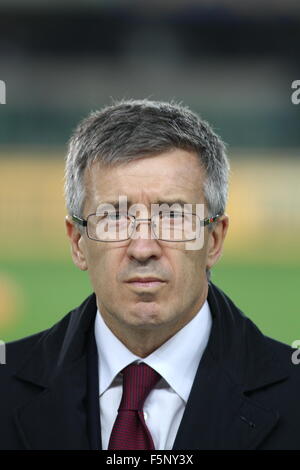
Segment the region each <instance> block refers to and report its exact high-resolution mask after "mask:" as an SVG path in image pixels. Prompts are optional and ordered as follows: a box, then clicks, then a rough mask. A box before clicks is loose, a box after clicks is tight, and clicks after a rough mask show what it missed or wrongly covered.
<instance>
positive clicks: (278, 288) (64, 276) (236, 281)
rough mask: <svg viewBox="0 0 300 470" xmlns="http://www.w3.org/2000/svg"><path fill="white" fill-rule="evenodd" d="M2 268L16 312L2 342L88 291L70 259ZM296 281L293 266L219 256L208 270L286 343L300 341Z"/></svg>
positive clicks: (50, 319) (47, 320) (53, 318)
mask: <svg viewBox="0 0 300 470" xmlns="http://www.w3.org/2000/svg"><path fill="white" fill-rule="evenodd" d="M1 272H2V275H3V273H5V275H6V276H7V278H8V279H10V280H11V281H13V283H14V285H15V287H16V292H17V295H16V300H15V307H14V308H13V309H11V311H12V312H13V310H15V312H14V313H11V315H12V317H11V318H9V319H8V320H9V321H8V322H7V323H6V325H5V327H4V328H2V329H1V330H0V339H2V340H4V341H6V342H7V341H11V340H14V339H18V338H21V337H24V336H28V335H30V334H33V333H35V332H38V331H41V330H43V329H46V328H48V327H50V326H52V325H53V324H54V323H56V322H57V321H59V320H60V319H61V318H62V317H63V316H65V315H66V314H67V313H68V312H69V311H70V310H71V309H73V308H74V307H76V306H77V305H79V304H80V303H81V302H82V301H83V300H84V299H85V298H86V297H87V296H88V295H89V294H90V293H91V292H92V289H91V286H90V283H89V279H88V276H87V273H86V272H82V271H80V270H79V269H77V268H76V267H75V266H74V265H73V263H72V261H71V259H70V261H68V260H64V261H42V260H39V261H22V262H21V261H12V262H11V261H4V262H2V263H1ZM299 280H300V266H299V265H295V264H293V265H292V264H278V265H276V264H274V263H273V264H272V265H271V264H263V263H262V264H258V263H256V264H251V263H249V262H248V263H237V262H235V263H233V262H228V261H225V260H221V261H220V262H219V263H218V265H217V266H216V267H215V268H214V269H213V271H212V281H213V282H214V283H215V284H216V285H218V286H219V287H220V288H221V289H223V290H224V292H225V293H227V294H228V295H229V296H230V297H231V298H232V300H233V301H234V303H235V304H236V305H237V306H238V307H239V308H240V309H241V310H242V311H243V312H244V314H245V315H246V316H248V317H249V318H250V319H251V320H252V321H254V323H255V324H256V325H257V326H258V328H259V329H260V330H261V331H262V332H263V333H264V334H266V335H268V336H271V337H273V338H276V339H278V340H280V341H283V342H285V343H288V344H291V343H292V342H293V341H294V340H295V339H300V308H299V286H300V283H299ZM12 300H14V299H12Z"/></svg>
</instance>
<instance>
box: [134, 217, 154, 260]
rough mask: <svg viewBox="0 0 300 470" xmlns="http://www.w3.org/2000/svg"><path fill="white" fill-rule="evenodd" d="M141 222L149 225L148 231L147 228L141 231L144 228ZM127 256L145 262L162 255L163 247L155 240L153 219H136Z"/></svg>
mask: <svg viewBox="0 0 300 470" xmlns="http://www.w3.org/2000/svg"><path fill="white" fill-rule="evenodd" d="M141 222H143V223H147V228H146V230H145V228H144V229H142V230H139V229H141V227H142V225H141ZM149 222H150V224H149ZM149 225H150V226H149ZM140 235H141V236H140ZM151 237H152V238H151ZM127 254H128V256H130V257H133V258H135V259H137V260H139V261H145V260H146V259H148V258H150V257H152V256H155V257H158V256H160V255H161V246H160V244H159V243H158V241H157V240H156V239H155V235H154V233H153V231H152V224H151V219H136V222H135V226H134V229H133V232H132V234H131V239H130V243H129V245H128V249H127Z"/></svg>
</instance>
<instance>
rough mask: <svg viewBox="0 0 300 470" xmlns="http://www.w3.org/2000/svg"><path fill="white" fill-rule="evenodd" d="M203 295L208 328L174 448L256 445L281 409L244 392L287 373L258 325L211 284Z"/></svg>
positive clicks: (251, 447)
mask: <svg viewBox="0 0 300 470" xmlns="http://www.w3.org/2000/svg"><path fill="white" fill-rule="evenodd" d="M207 300H208V303H209V306H210V310H211V313H212V317H213V324H212V331H211V334H210V337H209V341H208V344H207V347H206V349H205V351H204V354H203V356H202V359H201V361H200V364H199V367H198V371H197V375H196V378H195V381H194V384H193V387H192V390H191V393H190V396H189V399H188V402H187V405H186V409H185V412H184V415H183V419H182V421H181V424H180V427H179V430H178V433H177V436H176V439H175V442H174V446H173V449H174V450H175V449H177V450H179V449H201V450H204V449H206V450H216V449H220V450H221V449H234V450H239V449H241V450H244V449H256V448H257V447H258V446H259V444H260V443H261V442H262V441H263V439H264V438H265V437H266V436H267V435H268V434H269V433H270V432H271V430H272V429H273V428H274V427H275V425H276V423H277V422H278V419H279V413H278V411H277V410H275V409H269V408H268V409H267V408H265V407H264V406H262V405H261V404H260V403H258V402H256V400H255V398H250V397H249V396H247V395H248V394H249V392H252V393H253V394H254V395H255V390H258V389H260V388H262V387H264V386H266V385H270V384H272V383H276V382H278V381H279V380H283V379H286V378H287V377H288V375H289V374H288V372H287V370H285V369H284V367H283V365H282V364H280V363H279V361H278V360H277V359H276V356H275V357H274V351H273V350H272V348H271V346H270V343H268V342H267V341H266V339H265V338H264V336H263V335H262V333H261V332H260V331H259V330H258V328H257V327H256V326H255V325H254V324H253V323H252V322H251V321H250V320H249V319H248V318H247V317H245V316H244V314H243V313H242V312H241V311H240V310H238V309H237V307H236V306H235V305H234V304H233V302H232V301H231V300H230V299H229V298H228V297H227V296H225V294H224V293H223V292H222V291H221V290H219V289H218V288H217V287H216V286H215V285H213V284H212V283H210V284H209V292H208V299H207Z"/></svg>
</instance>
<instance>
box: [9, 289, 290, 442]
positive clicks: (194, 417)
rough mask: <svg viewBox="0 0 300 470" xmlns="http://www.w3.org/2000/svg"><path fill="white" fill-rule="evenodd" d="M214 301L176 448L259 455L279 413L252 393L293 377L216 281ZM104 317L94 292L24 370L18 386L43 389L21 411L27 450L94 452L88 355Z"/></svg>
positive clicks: (46, 336)
mask: <svg viewBox="0 0 300 470" xmlns="http://www.w3.org/2000/svg"><path fill="white" fill-rule="evenodd" d="M207 300H208V303H209V306H210V309H211V313H212V317H213V324H212V330H211V334H210V337H209V341H208V344H207V347H206V349H205V351H204V354H203V356H202V359H201V361H200V365H199V368H198V371H197V374H196V378H195V381H194V384H193V387H192V390H191V393H190V396H189V400H188V403H187V406H186V409H185V412H184V415H183V419H182V421H181V424H180V427H179V430H178V433H177V436H176V439H175V443H174V447H173V449H254V448H256V447H257V445H258V444H259V443H260V442H261V441H262V439H263V438H264V437H265V436H266V435H267V434H268V433H269V432H270V431H271V429H272V428H273V427H274V426H275V425H276V423H277V421H278V419H279V413H278V411H277V410H272V409H266V408H264V407H263V406H261V404H258V403H257V402H256V401H255V400H253V399H252V398H249V396H247V394H249V392H251V391H254V390H256V389H259V388H261V387H264V386H265V385H270V384H272V383H275V382H278V381H279V380H283V379H285V378H286V377H288V372H287V370H285V369H284V367H283V364H281V363H280V362H279V360H278V358H277V357H276V355H275V354H274V350H273V347H272V345H271V343H270V342H269V341H267V340H266V338H265V337H264V335H263V334H262V333H261V332H260V331H259V330H258V328H257V327H256V326H255V325H254V324H253V323H252V322H251V320H250V319H248V318H247V317H246V316H244V314H243V313H242V312H241V311H240V310H239V309H238V308H237V307H236V306H235V305H234V304H233V302H232V301H231V300H230V299H229V298H228V297H227V296H226V295H225V294H224V293H223V292H222V291H221V290H220V289H219V288H217V287H216V286H215V285H214V284H213V283H212V282H210V283H209V290H208V298H207ZM96 311H97V305H96V296H95V293H93V294H92V295H90V296H89V297H88V298H87V299H86V300H85V301H84V302H83V303H82V304H81V305H80V306H79V307H78V308H76V309H75V310H73V311H71V312H70V313H69V314H68V315H66V316H65V317H64V318H63V319H62V320H61V321H60V322H58V323H57V324H55V325H54V326H53V327H52V328H50V329H48V330H46V331H45V332H44V333H43V334H42V336H41V337H40V338H39V341H38V342H37V344H36V345H35V346H34V347H33V349H32V351H31V353H30V354H29V356H28V357H27V358H26V359H25V360H24V362H23V364H22V365H21V367H20V368H19V369H18V370H17V371H16V373H15V377H16V378H17V379H18V380H21V381H23V382H27V386H28V383H31V386H32V384H34V386H35V388H34V389H33V398H32V400H31V401H29V402H26V403H23V404H22V405H21V406H18V407H17V408H16V409H15V421H16V425H17V428H18V430H19V434H20V437H21V439H22V440H23V442H24V445H25V447H26V448H27V449H90V444H89V440H88V432H87V427H88V423H87V416H86V405H87V403H86V402H87V395H86V388H87V387H86V385H87V354H86V351H87V344H88V338H89V337H90V334H91V333H92V332H93V329H92V327H93V325H94V319H95V314H96ZM25 385H26V384H24V386H25ZM100 445H101V442H100V443H99V446H100Z"/></svg>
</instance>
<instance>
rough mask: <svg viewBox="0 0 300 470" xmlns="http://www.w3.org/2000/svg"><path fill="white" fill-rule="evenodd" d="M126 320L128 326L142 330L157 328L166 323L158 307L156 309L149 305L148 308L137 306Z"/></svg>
mask: <svg viewBox="0 0 300 470" xmlns="http://www.w3.org/2000/svg"><path fill="white" fill-rule="evenodd" d="M124 320H125V322H126V323H127V324H128V325H131V326H135V327H141V328H142V327H155V326H159V325H162V324H163V323H165V322H166V318H165V315H162V313H161V311H160V309H159V308H158V306H157V305H156V306H155V307H153V305H152V306H150V305H149V306H148V307H146V308H145V306H143V307H138V306H137V307H136V308H135V309H134V310H133V311H131V312H129V314H128V315H127V316H126V317H125V319H124Z"/></svg>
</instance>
